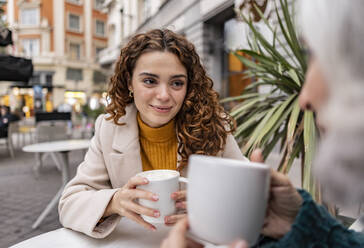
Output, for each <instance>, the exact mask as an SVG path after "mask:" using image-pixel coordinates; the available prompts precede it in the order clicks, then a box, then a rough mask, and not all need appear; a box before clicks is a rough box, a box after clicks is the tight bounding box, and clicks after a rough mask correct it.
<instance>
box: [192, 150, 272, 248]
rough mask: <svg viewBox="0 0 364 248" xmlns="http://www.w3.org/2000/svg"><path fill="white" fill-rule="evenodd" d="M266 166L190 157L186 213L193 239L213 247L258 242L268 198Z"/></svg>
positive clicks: (238, 161) (205, 157) (208, 157)
mask: <svg viewBox="0 0 364 248" xmlns="http://www.w3.org/2000/svg"><path fill="white" fill-rule="evenodd" d="M269 183H270V170H269V167H268V166H267V165H264V164H261V163H252V162H246V161H240V160H233V159H226V158H218V157H211V156H203V155H192V156H190V158H189V163H188V185H187V213H188V217H189V223H190V233H191V234H192V237H193V236H194V237H197V238H198V239H201V240H204V241H207V242H209V243H213V244H219V245H221V244H229V243H231V242H233V241H235V240H236V239H244V240H246V241H247V242H249V244H250V245H252V244H254V243H255V242H256V241H257V238H258V236H259V233H260V230H261V228H262V225H263V222H264V217H265V212H266V206H267V201H268V196H269V194H268V193H269Z"/></svg>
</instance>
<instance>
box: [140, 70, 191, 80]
mask: <svg viewBox="0 0 364 248" xmlns="http://www.w3.org/2000/svg"><path fill="white" fill-rule="evenodd" d="M139 76H149V77H155V78H159V76H158V75H157V74H154V73H150V72H141V73H139ZM180 77H183V78H185V79H187V76H186V75H185V74H176V75H173V76H171V77H170V78H171V79H174V78H180Z"/></svg>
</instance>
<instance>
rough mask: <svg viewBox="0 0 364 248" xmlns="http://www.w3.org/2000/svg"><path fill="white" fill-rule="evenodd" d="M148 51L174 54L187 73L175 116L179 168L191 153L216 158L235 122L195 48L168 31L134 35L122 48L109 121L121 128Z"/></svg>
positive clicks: (111, 90)
mask: <svg viewBox="0 0 364 248" xmlns="http://www.w3.org/2000/svg"><path fill="white" fill-rule="evenodd" d="M151 51H162V52H164V51H166V52H170V53H173V54H175V55H176V56H177V57H178V58H179V60H180V62H181V63H182V64H183V66H184V67H185V68H186V70H187V79H188V82H187V93H186V97H185V100H184V103H183V105H182V107H181V109H180V111H179V112H178V114H177V115H176V117H175V123H176V129H177V134H178V138H179V144H178V153H179V155H180V156H181V161H179V162H180V165H181V168H182V167H183V166H185V165H187V160H188V157H189V155H191V154H204V155H212V156H214V155H216V154H217V153H218V152H219V151H221V150H223V149H224V147H225V144H226V138H227V135H228V133H231V132H233V131H234V130H235V121H234V119H233V118H232V117H231V116H230V115H229V114H228V113H227V112H226V111H225V110H224V109H223V107H222V106H220V104H219V100H218V98H219V95H218V93H217V92H216V91H215V90H214V89H213V88H212V87H213V82H212V80H211V78H209V77H208V76H207V75H206V71H205V69H204V68H203V66H202V65H201V62H200V57H199V56H198V54H197V52H196V50H195V47H194V45H193V44H192V43H191V42H189V41H187V39H186V38H184V37H183V36H181V35H178V34H176V33H174V32H172V31H170V30H168V29H163V30H161V29H154V30H151V31H149V32H146V33H143V34H137V35H135V36H134V37H133V38H132V39H131V40H130V41H129V42H128V44H127V45H126V46H125V47H124V48H123V49H121V53H120V57H119V60H118V61H117V63H116V67H115V74H114V75H113V76H112V77H111V80H110V83H109V89H108V98H109V105H108V106H107V107H106V111H107V113H109V114H110V116H109V117H108V120H110V119H113V120H114V123H115V124H116V125H123V123H119V122H118V120H119V118H120V117H122V116H124V115H125V114H126V111H125V107H126V106H127V105H128V104H130V103H132V102H133V98H132V97H130V96H129V89H128V86H129V84H130V83H131V79H132V74H133V70H134V67H135V64H136V61H137V59H138V58H139V57H140V56H141V55H142V54H144V53H146V52H151Z"/></svg>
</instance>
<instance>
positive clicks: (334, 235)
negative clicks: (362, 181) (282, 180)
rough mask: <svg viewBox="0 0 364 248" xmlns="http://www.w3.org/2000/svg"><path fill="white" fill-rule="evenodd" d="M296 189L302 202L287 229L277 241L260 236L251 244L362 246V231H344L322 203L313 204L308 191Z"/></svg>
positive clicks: (310, 247) (323, 247)
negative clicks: (290, 226) (260, 237)
mask: <svg viewBox="0 0 364 248" xmlns="http://www.w3.org/2000/svg"><path fill="white" fill-rule="evenodd" d="M298 192H299V193H300V195H301V196H302V198H303V204H302V207H301V209H300V211H299V212H298V215H297V218H296V220H295V222H294V224H293V225H292V229H291V231H290V232H288V233H287V234H286V235H285V236H284V237H282V238H281V239H280V240H278V241H277V240H272V239H267V238H263V239H261V240H260V241H259V243H258V244H257V245H256V246H255V247H263V248H282V247H297V248H301V247H302V248H326V247H327V248H328V247H344V248H345V247H364V233H360V232H355V231H352V230H348V229H347V228H346V227H344V226H343V225H342V224H340V223H339V222H338V221H337V220H336V219H335V218H333V217H332V216H331V215H330V214H329V213H328V212H327V210H326V209H325V208H324V207H323V206H320V205H317V204H316V203H315V202H314V201H313V200H312V198H311V196H310V194H309V193H307V192H306V191H304V190H298Z"/></svg>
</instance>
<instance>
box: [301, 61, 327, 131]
mask: <svg viewBox="0 0 364 248" xmlns="http://www.w3.org/2000/svg"><path fill="white" fill-rule="evenodd" d="M328 95H329V91H328V88H327V83H326V80H325V78H324V75H323V72H322V70H321V67H320V64H319V62H318V60H317V59H316V58H315V57H313V58H312V59H311V60H310V63H309V65H308V69H307V73H306V80H305V83H304V85H303V88H302V90H301V93H300V96H299V104H300V107H301V109H302V110H312V111H314V112H315V113H316V121H317V125H318V127H319V128H320V130H321V131H322V129H324V128H325V127H324V126H323V125H324V123H321V122H320V118H321V117H320V116H321V115H320V111H321V110H322V107H323V106H324V105H325V104H326V103H327V100H328Z"/></svg>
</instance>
